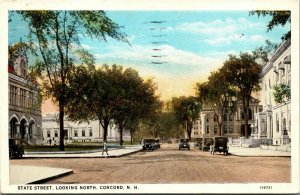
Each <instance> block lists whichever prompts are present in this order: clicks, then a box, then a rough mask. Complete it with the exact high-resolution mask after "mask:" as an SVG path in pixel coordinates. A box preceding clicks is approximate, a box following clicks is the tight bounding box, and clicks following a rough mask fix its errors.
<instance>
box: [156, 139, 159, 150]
mask: <svg viewBox="0 0 300 195" xmlns="http://www.w3.org/2000/svg"><path fill="white" fill-rule="evenodd" d="M155 145H156V148H157V149H158V148H160V143H159V139H155Z"/></svg>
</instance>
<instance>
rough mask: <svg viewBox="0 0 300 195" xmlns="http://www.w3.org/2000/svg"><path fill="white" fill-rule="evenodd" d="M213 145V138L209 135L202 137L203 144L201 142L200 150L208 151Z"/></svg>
mask: <svg viewBox="0 0 300 195" xmlns="http://www.w3.org/2000/svg"><path fill="white" fill-rule="evenodd" d="M211 145H214V139H213V138H210V137H205V138H203V144H202V150H203V151H209V150H210V146H211Z"/></svg>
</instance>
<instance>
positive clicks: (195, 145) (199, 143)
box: [194, 137, 203, 150]
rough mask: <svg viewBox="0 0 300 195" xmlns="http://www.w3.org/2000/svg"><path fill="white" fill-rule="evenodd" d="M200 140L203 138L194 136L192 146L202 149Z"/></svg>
mask: <svg viewBox="0 0 300 195" xmlns="http://www.w3.org/2000/svg"><path fill="white" fill-rule="evenodd" d="M202 142H203V138H201V137H199V138H195V142H194V147H199V149H200V150H202Z"/></svg>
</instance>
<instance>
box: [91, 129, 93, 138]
mask: <svg viewBox="0 0 300 195" xmlns="http://www.w3.org/2000/svg"><path fill="white" fill-rule="evenodd" d="M90 137H93V130H92V129H90Z"/></svg>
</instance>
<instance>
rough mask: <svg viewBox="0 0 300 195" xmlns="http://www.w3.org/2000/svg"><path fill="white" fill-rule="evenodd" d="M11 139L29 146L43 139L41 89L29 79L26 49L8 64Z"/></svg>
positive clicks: (22, 49) (21, 50)
mask: <svg viewBox="0 0 300 195" xmlns="http://www.w3.org/2000/svg"><path fill="white" fill-rule="evenodd" d="M8 79H9V88H8V90H9V121H8V123H9V125H8V127H9V129H8V131H9V138H22V139H23V141H24V142H25V143H27V144H39V143H40V142H41V139H42V131H41V124H42V117H41V107H40V103H39V102H40V101H39V100H40V97H39V88H38V85H37V84H36V83H35V82H32V81H30V80H29V79H28V59H27V56H26V52H25V49H24V48H19V49H18V50H17V51H16V57H15V59H14V60H13V61H10V62H9V64H8Z"/></svg>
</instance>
